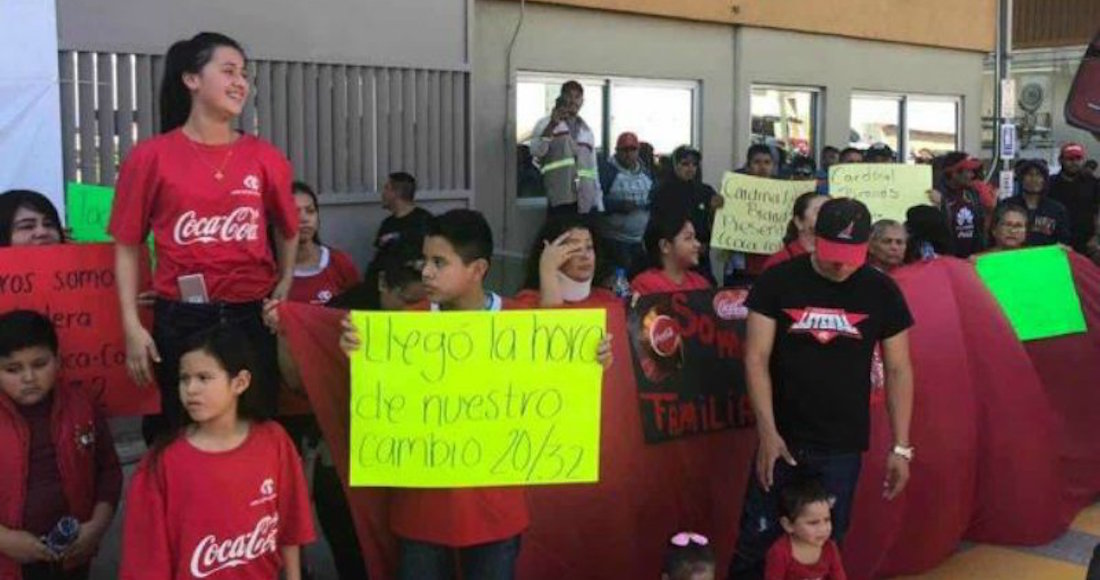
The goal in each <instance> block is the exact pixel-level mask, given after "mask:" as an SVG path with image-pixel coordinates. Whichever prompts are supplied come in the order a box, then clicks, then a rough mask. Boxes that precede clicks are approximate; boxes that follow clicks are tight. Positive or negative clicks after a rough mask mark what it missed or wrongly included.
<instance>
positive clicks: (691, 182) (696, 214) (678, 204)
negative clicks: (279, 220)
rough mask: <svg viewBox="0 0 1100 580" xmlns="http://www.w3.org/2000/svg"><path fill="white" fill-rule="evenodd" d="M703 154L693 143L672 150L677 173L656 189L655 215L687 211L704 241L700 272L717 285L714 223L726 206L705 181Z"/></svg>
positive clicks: (698, 235) (653, 201)
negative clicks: (713, 267)
mask: <svg viewBox="0 0 1100 580" xmlns="http://www.w3.org/2000/svg"><path fill="white" fill-rule="evenodd" d="M702 160H703V154H702V153H700V152H699V150H698V149H695V148H693V147H691V146H690V145H681V146H680V147H677V148H676V150H675V151H673V152H672V167H673V172H672V174H671V175H669V176H668V177H667V178H666V179H665V180H664V181H663V182H662V183H661V184H660V185H659V186H658V187H657V189H656V191H654V192H653V196H652V198H651V199H652V206H651V207H650V211H651V212H652V213H653V214H663V213H668V214H676V215H678V214H681V213H685V212H686V213H687V214H688V216H689V218H690V220H691V225H692V226H693V227H694V229H695V237H696V239H698V240H699V243H701V244H702V246H703V247H702V250H701V252H700V258H699V266H698V270H699V272H700V273H701V274H702V275H703V276H704V277H706V278H707V280H709V281H710V282H711V284H714V283H715V282H714V273H713V272H711V268H710V234H711V222H712V221H713V220H714V212H715V210H717V209H719V208H721V207H722V204H723V201H724V200H723V199H722V196H721V195H719V194H718V192H717V191H715V190H714V188H713V187H711V186H709V185H707V184H705V183H703V180H702V178H701V177H700V175H699V164H700V163H701V162H702Z"/></svg>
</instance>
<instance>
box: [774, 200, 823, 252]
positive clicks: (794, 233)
mask: <svg viewBox="0 0 1100 580" xmlns="http://www.w3.org/2000/svg"><path fill="white" fill-rule="evenodd" d="M819 195H820V196H821V197H824V198H828V197H829V196H827V195H825V194H824V193H820V192H817V191H807V192H806V193H803V194H802V195H800V196H798V197H796V198H795V199H794V209H792V210H791V221H789V222H787V233H785V234H783V245H787V244H789V243H791V242H793V241H795V240H797V239H798V225H796V224H795V223H794V220H795V218H797V219H801V220H804V219H806V210H807V209H809V207H810V202H811V201H813V200H814V198H815V197H817V196H819Z"/></svg>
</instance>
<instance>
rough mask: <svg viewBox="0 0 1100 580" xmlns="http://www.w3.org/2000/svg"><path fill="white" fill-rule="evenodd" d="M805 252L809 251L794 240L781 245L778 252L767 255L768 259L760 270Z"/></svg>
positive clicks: (802, 254) (803, 254)
mask: <svg viewBox="0 0 1100 580" xmlns="http://www.w3.org/2000/svg"><path fill="white" fill-rule="evenodd" d="M806 254H809V252H808V251H806V248H804V247H802V242H799V241H798V240H795V241H793V242H791V243H789V244H787V245H786V246H783V249H781V250H779V251H778V252H776V253H774V254H772V255H770V256H768V260H767V261H766V262H764V269H763V270H761V272H764V271H765V270H767V269H768V268H771V267H772V266H778V265H779V264H782V263H783V262H786V261H787V260H791V259H794V258H797V257H799V256H805V255H806Z"/></svg>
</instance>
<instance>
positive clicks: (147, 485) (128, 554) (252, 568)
mask: <svg viewBox="0 0 1100 580" xmlns="http://www.w3.org/2000/svg"><path fill="white" fill-rule="evenodd" d="M313 539H314V533H313V516H312V512H311V511H310V506H309V491H308V489H307V488H306V481H305V476H304V474H303V473H302V461H301V458H299V457H298V452H297V451H295V450H294V444H293V443H291V441H290V438H289V437H287V434H286V432H285V431H283V428H282V427H280V426H279V425H278V424H277V423H275V422H274V421H267V422H263V423H253V424H252V426H251V428H250V430H249V433H248V436H247V438H246V439H245V440H244V443H242V444H241V445H240V446H238V447H237V448H236V449H233V450H231V451H225V452H221V453H210V452H206V451H201V450H199V449H198V448H196V447H194V446H193V445H192V444H191V443H190V442H188V441H187V439H185V438H182V437H181V438H180V439H177V440H176V441H175V442H173V443H171V444H170V445H169V446H168V447H167V448H165V449H164V451H163V452H162V453H161V455H160V456H159V458H158V461H157V464H156V468H155V469H154V468H153V467H151V464H150V462H149V457H146V458H145V460H144V461H143V462H142V464H141V466H140V467H139V468H138V470H137V473H135V475H134V479H133V482H132V483H131V485H130V492H129V494H128V496H127V498H126V520H125V521H124V522H123V542H122V545H123V546H124V547H123V550H122V565H121V577H122V578H124V579H127V580H138V579H141V580H148V579H156V580H163V579H185V578H186V579H191V578H210V579H211V580H230V579H232V580H253V579H255V580H271V579H272V578H278V575H279V569H280V568H281V567H282V564H283V562H282V555H281V553H280V548H281V547H285V546H301V545H303V544H308V543H310V542H312V541H313Z"/></svg>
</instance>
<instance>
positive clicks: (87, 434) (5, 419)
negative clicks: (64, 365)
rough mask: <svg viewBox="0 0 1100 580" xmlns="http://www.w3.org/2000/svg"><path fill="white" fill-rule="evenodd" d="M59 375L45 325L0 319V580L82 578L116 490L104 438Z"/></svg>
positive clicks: (22, 317)
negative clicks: (61, 381) (10, 579)
mask: <svg viewBox="0 0 1100 580" xmlns="http://www.w3.org/2000/svg"><path fill="white" fill-rule="evenodd" d="M60 367H61V360H60V358H59V357H58V339H57V332H56V331H55V330H54V327H53V325H52V324H51V323H50V321H49V320H48V319H47V318H46V317H44V316H42V315H41V314H38V313H37V312H32V311H29V310H15V311H11V312H7V313H4V314H2V315H0V391H2V392H3V394H2V395H0V448H2V449H3V450H4V451H3V452H2V453H0V473H3V474H4V475H3V478H0V481H2V483H0V486H2V487H0V578H5V579H7V578H15V579H19V578H22V579H23V580H84V579H86V578H88V563H89V561H91V559H92V557H93V556H95V553H96V550H97V549H98V547H99V541H100V539H102V538H103V534H104V533H105V532H106V531H107V527H108V526H109V525H110V523H111V518H112V517H113V516H114V512H115V506H116V505H117V504H118V499H119V495H120V493H121V491H122V470H121V469H120V468H119V464H118V456H117V455H116V454H115V446H114V442H113V441H112V439H111V432H110V430H109V429H108V428H107V424H106V422H105V421H104V420H103V418H102V417H101V416H99V414H98V413H97V412H96V407H95V403H94V402H93V401H92V400H91V398H90V397H89V396H88V395H87V393H86V392H85V391H83V390H80V389H78V388H75V387H70V386H68V385H64V384H61V383H59V382H58V371H59V369H60ZM69 518H75V522H74V521H73V520H71V519H69ZM62 520H65V523H63V524H61V525H59V522H62ZM66 524H77V525H76V526H75V529H66ZM55 528H59V530H65V531H67V532H70V534H65V533H58V532H54V533H52V534H51V531H54V530H55ZM71 532H75V534H72V533H71ZM74 535H75V537H72V536H74ZM47 540H48V541H47ZM65 540H67V541H65Z"/></svg>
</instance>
